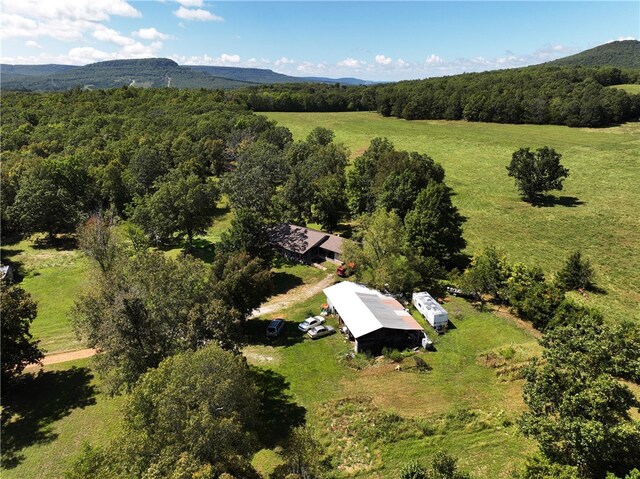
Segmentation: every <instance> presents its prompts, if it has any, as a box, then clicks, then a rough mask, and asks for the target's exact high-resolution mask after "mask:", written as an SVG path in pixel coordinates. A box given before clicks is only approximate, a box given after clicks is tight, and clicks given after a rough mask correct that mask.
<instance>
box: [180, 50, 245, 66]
mask: <svg viewBox="0 0 640 479" xmlns="http://www.w3.org/2000/svg"><path fill="white" fill-rule="evenodd" d="M169 58H171V59H172V60H175V61H176V62H177V63H179V64H180V65H229V64H232V65H234V66H241V65H243V64H242V62H241V61H240V55H229V54H228V53H223V54H222V55H220V56H219V57H212V56H211V55H207V54H205V55H200V56H198V55H192V56H184V55H175V54H174V55H171V56H170V57H169ZM251 60H255V58H253V59H251ZM251 60H248V61H247V62H246V63H245V64H246V65H247V66H255V63H253V62H251Z"/></svg>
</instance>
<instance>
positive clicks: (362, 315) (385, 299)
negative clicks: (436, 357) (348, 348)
mask: <svg viewBox="0 0 640 479" xmlns="http://www.w3.org/2000/svg"><path fill="white" fill-rule="evenodd" d="M323 291H324V293H325V294H326V295H327V303H328V305H329V310H330V311H331V312H333V313H335V314H337V315H338V321H339V322H340V323H341V324H344V325H345V326H346V327H347V329H348V330H349V334H350V336H352V337H353V338H354V339H355V350H356V352H370V353H373V354H379V353H380V352H381V351H382V349H383V348H384V347H388V348H394V349H407V348H412V347H416V346H424V347H426V346H427V344H430V342H429V340H428V339H426V335H425V333H424V329H423V328H422V326H420V325H419V324H418V322H417V321H416V320H415V319H414V318H413V316H411V315H410V314H409V313H408V312H407V311H406V310H405V309H404V307H403V306H402V304H400V303H399V302H398V301H397V300H396V299H394V298H392V297H389V296H385V295H384V294H382V293H381V292H380V291H376V290H375V289H370V288H367V287H366V286H363V285H361V284H357V283H352V282H350V281H343V282H341V283H337V284H334V285H333V286H330V287H328V288H325V289H324V290H323ZM423 340H424V342H423Z"/></svg>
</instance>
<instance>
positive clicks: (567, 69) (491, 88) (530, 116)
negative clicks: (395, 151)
mask: <svg viewBox="0 0 640 479" xmlns="http://www.w3.org/2000/svg"><path fill="white" fill-rule="evenodd" d="M639 81H640V71H638V70H635V69H624V68H615V67H582V66H554V65H540V66H531V67H526V68H518V69H512V70H497V71H490V72H484V73H466V74H462V75H456V76H450V77H441V78H428V79H425V80H412V81H401V82H397V83H391V84H381V85H374V86H358V87H345V86H338V85H332V86H326V85H272V86H263V87H254V88H248V89H240V90H235V91H230V92H228V93H227V98H228V99H229V100H231V101H235V102H239V103H242V104H246V105H247V106H248V107H249V108H251V109H252V110H255V111H304V112H323V111H325V112H328V111H359V110H377V111H378V112H379V113H380V114H382V115H383V116H394V117H398V118H404V119H406V120H426V119H428V120H436V119H440V120H467V121H482V122H492V123H512V124H521V123H530V124H553V125H567V126H573V127H601V126H606V125H613V124H618V123H623V122H625V121H629V120H632V119H636V118H638V116H639V115H640V96H638V95H632V94H629V93H627V92H624V91H621V90H618V89H614V88H609V87H611V86H614V85H620V84H627V83H638V82H639Z"/></svg>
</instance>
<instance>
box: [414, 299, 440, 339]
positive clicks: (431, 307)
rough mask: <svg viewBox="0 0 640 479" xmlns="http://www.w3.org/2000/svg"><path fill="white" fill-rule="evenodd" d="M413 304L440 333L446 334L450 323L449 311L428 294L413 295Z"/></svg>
mask: <svg viewBox="0 0 640 479" xmlns="http://www.w3.org/2000/svg"><path fill="white" fill-rule="evenodd" d="M411 299H412V301H411V302H412V303H413V305H414V306H415V308H416V309H417V310H418V311H420V313H421V314H422V316H424V317H425V319H426V320H427V321H428V322H429V324H430V325H431V326H433V328H434V329H435V330H436V331H437V332H438V333H444V331H445V330H446V328H447V324H448V323H449V314H448V313H447V311H446V310H445V309H444V308H443V307H442V306H441V305H440V304H439V303H438V302H437V301H436V300H435V299H433V298H432V297H431V295H430V294H429V293H427V292H421V293H413V296H412V298H411Z"/></svg>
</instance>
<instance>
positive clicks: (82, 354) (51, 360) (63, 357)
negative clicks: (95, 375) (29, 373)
mask: <svg viewBox="0 0 640 479" xmlns="http://www.w3.org/2000/svg"><path fill="white" fill-rule="evenodd" d="M96 353H97V351H96V350H95V349H91V348H88V349H76V350H75V351H65V352H64V353H54V354H48V355H47V356H45V357H44V358H43V359H42V365H43V366H49V365H50V364H58V363H66V362H67V361H74V360H76V359H84V358H90V357H91V356H94V355H95V354H96ZM39 367H40V365H38V364H31V365H29V366H27V367H26V368H25V369H27V370H29V369H36V368H39Z"/></svg>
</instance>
